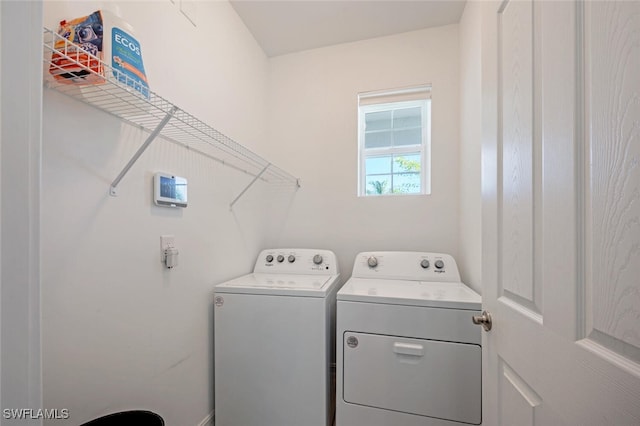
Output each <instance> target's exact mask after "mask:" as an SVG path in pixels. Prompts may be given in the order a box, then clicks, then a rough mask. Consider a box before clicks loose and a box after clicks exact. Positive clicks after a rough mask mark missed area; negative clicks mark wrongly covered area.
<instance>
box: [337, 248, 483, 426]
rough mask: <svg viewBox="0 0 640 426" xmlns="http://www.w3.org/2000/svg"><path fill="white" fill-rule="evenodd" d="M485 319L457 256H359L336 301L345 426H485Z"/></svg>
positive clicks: (340, 419) (340, 413)
mask: <svg viewBox="0 0 640 426" xmlns="http://www.w3.org/2000/svg"><path fill="white" fill-rule="evenodd" d="M480 310H481V298H480V296H479V295H478V294H477V293H475V292H474V291H473V290H471V289H470V288H468V287H467V286H465V285H464V284H463V283H461V282H460V274H459V273H458V268H457V265H456V263H455V260H454V259H453V258H452V257H451V256H449V255H446V254H437V253H417V252H369V253H360V254H358V256H357V257H356V260H355V264H354V266H353V275H352V278H351V279H349V280H348V281H347V282H346V283H345V285H344V286H343V287H342V289H340V291H339V292H338V296H337V389H336V426H389V425H393V426H427V425H428V426H435V425H440V426H445V425H446V426H454V425H455V426H460V425H461V424H472V425H478V424H481V423H482V350H481V334H480V327H478V326H477V325H474V324H473V323H472V321H471V317H472V316H474V315H479V314H480Z"/></svg>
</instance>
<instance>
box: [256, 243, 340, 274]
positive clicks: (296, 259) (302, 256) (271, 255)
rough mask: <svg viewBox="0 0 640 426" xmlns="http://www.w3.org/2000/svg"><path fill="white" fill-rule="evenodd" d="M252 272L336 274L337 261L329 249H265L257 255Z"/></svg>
mask: <svg viewBox="0 0 640 426" xmlns="http://www.w3.org/2000/svg"><path fill="white" fill-rule="evenodd" d="M253 272H257V273H278V274H299V275H315V274H322V275H337V274H338V261H337V259H336V255H335V253H333V252H332V251H330V250H320V249H267V250H262V252H260V254H259V255H258V259H257V260H256V265H255V268H254V269H253Z"/></svg>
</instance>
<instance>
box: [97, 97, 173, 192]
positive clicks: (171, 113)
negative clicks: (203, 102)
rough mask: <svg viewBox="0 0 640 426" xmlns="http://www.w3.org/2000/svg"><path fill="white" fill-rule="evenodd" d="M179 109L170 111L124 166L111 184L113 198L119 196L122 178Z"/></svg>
mask: <svg viewBox="0 0 640 426" xmlns="http://www.w3.org/2000/svg"><path fill="white" fill-rule="evenodd" d="M177 109H178V107H175V106H174V107H173V108H171V111H169V112H168V113H167V115H166V116H165V117H164V118H163V119H162V121H161V122H160V123H159V124H158V125H157V126H156V128H155V129H154V130H153V132H151V134H150V135H149V137H148V138H147V140H145V141H144V143H143V144H142V146H141V147H140V148H138V150H137V151H136V153H135V154H133V157H131V160H129V162H128V163H127V165H126V166H124V169H122V171H121V172H120V173H119V174H118V176H117V177H116V178H115V179H114V180H113V182H111V188H110V189H109V195H111V196H112V197H116V196H117V195H118V191H117V190H116V186H118V184H119V183H120V181H121V180H122V178H123V177H124V176H125V175H126V174H127V172H128V171H129V169H131V167H133V165H134V164H135V162H136V161H138V158H140V156H141V155H142V153H143V152H144V151H145V150H146V149H147V148H148V147H149V145H151V142H153V141H154V140H155V138H156V137H157V136H158V134H159V133H160V131H161V130H162V129H163V128H164V126H166V125H167V123H168V122H169V120H171V117H173V114H175V112H176V110H177Z"/></svg>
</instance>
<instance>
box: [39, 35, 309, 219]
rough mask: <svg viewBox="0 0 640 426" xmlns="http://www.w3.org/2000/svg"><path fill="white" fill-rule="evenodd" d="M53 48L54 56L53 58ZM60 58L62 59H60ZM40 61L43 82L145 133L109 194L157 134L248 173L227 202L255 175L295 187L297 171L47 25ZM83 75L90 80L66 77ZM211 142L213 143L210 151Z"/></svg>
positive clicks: (268, 181) (255, 178) (296, 184)
mask: <svg viewBox="0 0 640 426" xmlns="http://www.w3.org/2000/svg"><path fill="white" fill-rule="evenodd" d="M54 53H55V55H56V60H55V61H54V60H52V55H53V54H54ZM61 61H63V62H64V65H61V63H60V62H61ZM44 63H45V65H46V68H47V70H46V71H45V81H46V85H47V87H48V88H50V89H54V90H56V91H58V92H61V93H63V94H65V95H67V96H70V97H72V98H74V99H77V100H79V101H82V102H84V103H86V104H89V105H91V106H93V107H96V108H98V109H100V110H102V111H104V112H106V113H108V114H111V115H113V116H115V117H117V118H119V119H121V120H123V121H125V122H127V123H129V124H132V125H134V126H137V127H139V128H142V129H144V130H146V131H148V132H149V133H150V134H149V137H148V138H147V140H146V141H145V142H144V143H143V145H142V146H141V147H140V149H139V150H138V152H136V154H135V155H134V156H133V158H131V160H130V161H129V163H128V164H127V165H126V166H125V167H124V168H123V170H122V172H120V174H119V175H118V176H117V177H116V178H115V179H114V180H113V182H112V183H111V188H110V194H111V195H114V196H115V195H117V191H116V187H117V186H118V184H119V183H120V181H121V180H122V178H123V177H124V176H125V175H126V173H127V172H128V171H129V169H130V168H131V167H132V166H133V164H134V163H135V162H136V160H137V159H138V158H139V157H140V156H141V155H142V153H143V152H144V151H145V150H146V148H147V147H148V146H149V145H150V144H151V142H153V140H154V139H155V138H156V137H157V136H162V137H163V138H166V139H168V140H169V141H171V142H173V143H176V144H178V145H181V146H184V147H185V148H187V149H190V150H192V151H195V152H198V153H200V154H202V155H205V156H206V157H208V158H210V159H212V160H215V161H217V162H219V163H221V164H224V165H226V166H228V167H231V168H233V169H235V170H238V171H239V172H242V173H246V174H248V175H250V176H252V177H253V180H252V181H251V183H249V185H248V186H247V187H245V188H244V190H243V191H242V192H241V193H240V194H239V195H238V196H237V197H236V198H235V199H234V200H233V201H232V202H231V207H233V205H234V204H235V203H236V202H237V201H238V199H239V198H240V197H241V196H242V195H244V193H245V192H246V191H247V190H248V189H249V187H250V186H252V185H253V184H254V183H255V182H256V181H257V180H261V181H263V182H266V183H269V184H279V185H293V186H295V187H296V188H298V187H299V186H300V184H299V180H298V179H297V178H296V177H294V176H292V175H291V174H289V173H287V172H286V171H284V170H282V169H281V168H279V167H277V166H275V165H274V164H271V163H270V162H268V161H267V160H265V159H264V158H262V157H261V156H259V155H258V154H256V153H254V152H252V151H251V150H249V149H247V148H246V147H244V146H242V145H241V144H239V143H237V142H235V141H234V140H233V139H231V138H229V137H228V136H225V135H224V134H222V133H220V132H219V131H217V130H215V129H214V128H212V127H211V126H209V125H207V124H206V123H204V122H202V121H200V120H199V119H197V118H196V117H194V116H193V115H191V114H189V113H187V112H186V111H184V110H182V109H180V108H178V107H177V106H175V105H174V104H172V103H171V102H169V101H168V100H166V99H165V98H163V97H162V96H159V95H158V94H156V93H154V92H153V91H151V90H148V89H147V88H146V87H142V86H141V85H140V83H139V82H138V81H136V80H134V79H132V78H130V77H129V76H128V75H126V74H125V73H123V72H121V71H119V70H118V69H115V68H112V67H110V66H109V65H107V64H105V63H104V62H102V61H101V60H100V59H99V58H98V57H96V56H93V55H91V54H90V53H89V52H87V51H84V50H82V49H81V48H80V46H78V45H75V44H73V43H71V42H70V41H69V40H67V39H66V38H64V37H62V36H60V35H58V34H57V33H56V32H55V31H52V30H49V29H47V28H44ZM70 65H72V66H73V71H70V68H69V66H70ZM50 69H51V70H53V71H55V72H58V73H61V74H65V75H66V76H67V77H70V78H68V79H66V80H65V79H60V80H57V79H54V78H53V77H52V76H51V74H50V73H49V70H50ZM87 78H88V79H90V80H93V81H94V83H93V84H86V83H85V84H82V83H81V84H78V83H77V82H76V83H72V82H71V80H76V81H77V80H83V79H87ZM210 148H213V153H211V151H212V150H211V149H210Z"/></svg>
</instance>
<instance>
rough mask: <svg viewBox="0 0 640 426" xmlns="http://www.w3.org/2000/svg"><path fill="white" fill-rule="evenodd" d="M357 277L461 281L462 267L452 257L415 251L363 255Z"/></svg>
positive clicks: (355, 268) (355, 270)
mask: <svg viewBox="0 0 640 426" xmlns="http://www.w3.org/2000/svg"><path fill="white" fill-rule="evenodd" d="M352 276H353V277H356V278H380V279H396V280H410V281H433V282H460V273H459V272H458V265H457V264H456V261H455V260H454V259H453V257H452V256H451V255H448V254H444V253H426V252H411V251H372V252H363V253H359V254H358V255H357V256H356V259H355V262H354V263H353V274H352Z"/></svg>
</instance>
